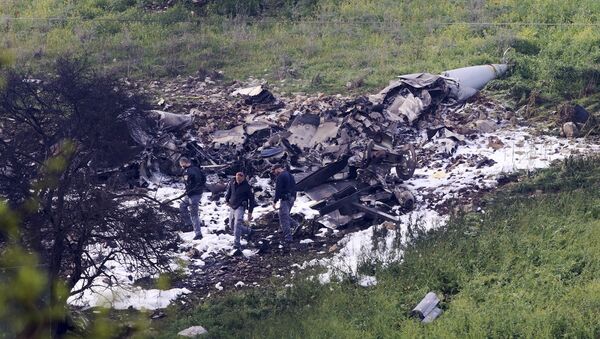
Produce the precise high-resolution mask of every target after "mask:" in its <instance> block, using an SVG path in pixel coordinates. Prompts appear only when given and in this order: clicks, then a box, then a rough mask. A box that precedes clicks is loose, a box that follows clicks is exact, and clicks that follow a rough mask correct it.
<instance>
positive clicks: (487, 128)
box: [475, 120, 498, 133]
mask: <svg viewBox="0 0 600 339" xmlns="http://www.w3.org/2000/svg"><path fill="white" fill-rule="evenodd" d="M497 127H498V126H496V123H495V122H493V121H491V120H477V121H475V128H477V130H479V131H480V132H481V133H492V132H493V131H495V130H496V128H497Z"/></svg>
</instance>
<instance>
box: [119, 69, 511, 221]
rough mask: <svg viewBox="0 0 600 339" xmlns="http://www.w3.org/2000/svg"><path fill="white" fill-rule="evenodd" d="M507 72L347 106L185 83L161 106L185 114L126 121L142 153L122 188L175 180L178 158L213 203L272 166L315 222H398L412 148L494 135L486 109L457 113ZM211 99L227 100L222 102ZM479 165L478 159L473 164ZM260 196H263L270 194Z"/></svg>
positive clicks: (409, 86) (439, 78)
mask: <svg viewBox="0 0 600 339" xmlns="http://www.w3.org/2000/svg"><path fill="white" fill-rule="evenodd" d="M506 68H507V66H506V65H503V64H501V65H483V66H474V67H466V68H462V69H457V70H452V71H447V72H444V73H443V74H442V75H433V74H428V73H418V74H410V75H405V76H401V77H399V79H398V80H396V81H392V82H391V83H390V85H389V86H388V87H386V88H384V89H383V90H382V91H381V92H379V93H378V94H376V95H372V96H370V97H368V98H367V97H358V98H355V99H349V98H342V97H341V96H334V97H323V96H320V97H317V98H307V97H297V98H295V99H277V98H275V96H273V94H272V93H271V92H269V91H268V90H267V89H266V88H265V87H264V86H260V85H259V86H254V87H249V88H239V87H236V85H234V86H232V87H233V88H232V87H230V88H218V86H214V87H215V89H213V90H212V92H210V93H208V94H206V93H207V88H206V87H205V86H206V83H205V82H203V83H202V85H201V88H194V86H192V85H189V84H187V85H186V86H184V92H185V89H187V90H188V91H189V95H188V96H183V98H184V99H183V100H181V98H182V97H181V96H179V97H177V96H175V95H174V94H173V93H174V92H175V91H169V90H167V91H166V92H167V93H168V92H170V93H172V94H171V97H170V98H168V101H169V102H173V104H167V105H172V106H171V107H170V108H172V109H175V110H184V109H188V110H189V114H175V113H169V112H166V111H163V110H153V111H149V112H148V115H147V116H146V117H143V118H140V117H137V118H131V119H130V120H129V121H128V123H129V126H130V130H131V135H132V138H133V139H134V140H135V141H136V142H137V143H139V144H140V145H142V146H143V147H144V148H145V151H144V152H143V153H142V156H141V157H140V159H139V162H138V163H136V164H135V167H136V169H137V170H136V171H135V172H134V173H135V174H134V177H133V178H130V183H131V182H132V181H133V182H134V184H136V185H137V184H140V185H142V186H143V185H147V184H148V183H150V182H151V177H152V174H153V173H156V172H161V173H163V174H166V175H171V176H173V175H177V174H179V168H178V166H177V160H178V159H179V158H180V157H181V156H187V157H189V158H191V159H193V160H194V161H196V162H197V163H198V165H201V166H202V167H203V168H204V169H205V170H206V171H208V172H212V173H214V174H216V175H217V176H216V177H218V178H219V179H217V180H216V181H214V182H212V183H210V184H209V185H208V186H207V187H208V189H209V190H210V191H211V192H212V194H213V197H214V198H215V199H218V197H219V193H221V192H223V190H224V188H225V185H224V184H223V183H224V182H226V180H227V178H229V177H230V176H231V175H232V174H234V173H235V172H236V171H240V170H241V171H244V172H246V173H247V174H248V175H249V176H256V175H257V176H265V175H267V174H266V173H268V170H267V169H268V168H270V167H271V166H272V165H273V164H276V163H282V164H285V165H287V166H289V167H290V168H291V171H292V173H293V174H294V175H295V176H296V182H297V183H298V190H299V191H301V192H304V194H306V195H307V196H308V197H310V199H311V200H314V201H315V204H314V205H313V206H312V207H313V208H314V209H317V210H318V211H319V213H320V215H321V218H319V219H318V222H319V223H321V224H322V225H325V226H328V227H333V228H337V227H340V226H343V225H347V224H349V223H351V222H359V223H364V222H365V220H372V219H383V220H388V221H392V222H398V221H399V219H398V216H399V215H401V214H402V213H405V212H406V211H408V210H411V209H412V208H413V207H414V204H415V198H414V196H413V194H412V193H411V192H410V190H408V189H407V188H405V187H404V186H403V185H402V182H403V180H407V179H409V178H410V177H411V176H412V175H413V173H414V170H415V168H416V167H417V166H418V160H417V151H416V150H415V147H414V145H413V144H412V143H411V142H414V141H415V140H416V139H417V137H418V136H419V135H420V134H421V133H422V132H423V131H425V132H426V135H427V138H428V140H433V139H435V142H436V145H441V146H440V147H441V148H443V149H444V150H445V153H447V154H450V153H451V152H452V149H453V148H454V149H455V148H456V145H458V144H459V143H460V142H461V140H464V138H465V135H468V134H469V133H473V132H477V131H483V132H489V131H491V130H493V129H494V126H495V125H496V121H494V120H490V118H491V117H488V116H487V115H488V114H487V113H486V112H488V111H490V109H489V108H485V107H484V109H482V110H472V113H468V112H465V111H464V110H462V108H463V104H464V102H465V101H466V100H467V99H469V98H471V97H472V96H473V95H475V94H476V93H477V91H478V90H480V89H481V88H483V87H484V86H485V84H486V83H487V82H488V81H490V80H492V79H494V78H495V77H497V76H498V75H500V74H502V73H503V72H505V71H506ZM209 82H211V83H212V81H209ZM233 89H235V90H233ZM198 91H200V92H202V93H205V94H203V95H198V94H197V93H198ZM179 92H181V91H179ZM219 92H226V93H230V97H229V98H225V97H221V98H220V97H219V94H218V93H219ZM238 98H241V100H240V99H238ZM186 99H187V100H186ZM190 99H192V100H190ZM223 99H224V100H223ZM224 101H225V102H224ZM190 102H195V107H193V106H192V105H190ZM160 103H161V104H163V105H164V104H165V100H164V99H161V102H160ZM486 104H488V106H489V105H490V104H489V103H484V105H486ZM190 106H192V107H190ZM493 118H494V119H496V120H497V119H505V118H507V117H505V116H500V115H498V116H496V117H493ZM468 126H472V127H473V128H469V127H468ZM218 127H221V128H218ZM424 152H426V151H422V150H419V152H418V153H424ZM482 162H485V159H483V160H480V161H479V162H478V163H479V164H481V163H482ZM481 165H483V164H481ZM213 178H214V177H213ZM131 179H133V180H131ZM261 197H262V198H263V199H267V198H269V193H268V192H263V194H261V195H260V196H259V198H261Z"/></svg>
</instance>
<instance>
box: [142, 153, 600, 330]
mask: <svg viewBox="0 0 600 339" xmlns="http://www.w3.org/2000/svg"><path fill="white" fill-rule="evenodd" d="M599 165H600V159H598V158H596V159H590V160H566V161H565V162H563V163H561V164H559V165H558V166H556V167H554V168H553V169H549V170H545V171H542V172H541V173H539V174H537V175H536V176H535V177H533V178H531V179H529V180H527V181H526V182H524V183H520V184H516V185H514V186H511V187H509V188H504V189H503V190H501V191H500V192H499V193H498V194H495V195H493V196H490V197H489V198H488V200H487V206H486V208H485V213H474V214H467V215H461V216H456V217H455V218H453V219H452V220H451V221H450V223H449V224H448V226H447V227H445V228H443V229H440V230H437V231H432V232H431V233H430V234H428V235H426V236H424V237H422V238H420V239H419V240H417V241H415V242H414V243H413V244H412V245H411V246H410V247H409V248H407V249H406V252H405V257H404V262H403V263H402V264H398V265H395V266H393V267H390V268H387V269H379V268H377V267H374V268H372V269H373V270H374V271H375V275H376V276H377V279H378V281H379V283H378V285H377V286H375V287H373V288H368V289H365V288H363V287H359V286H356V285H355V284H352V283H349V282H344V283H341V284H333V285H328V286H326V287H325V288H323V287H322V286H320V285H319V284H318V283H310V282H306V281H304V282H302V281H298V283H297V284H296V286H295V287H294V288H293V289H283V290H282V289H281V287H275V286H272V287H270V288H267V289H266V290H264V291H254V292H248V293H246V294H237V295H232V296H229V297H226V298H220V299H215V300H213V301H209V302H207V303H205V304H203V305H201V306H200V307H198V308H197V309H196V310H195V311H193V312H189V311H186V312H182V313H176V314H173V312H175V310H173V309H172V310H170V311H168V314H169V316H168V317H167V318H165V320H164V323H163V324H154V328H160V329H161V330H160V331H159V332H160V333H154V335H159V336H162V337H165V338H167V337H169V338H170V337H175V334H176V333H177V331H179V330H181V329H183V328H186V327H187V326H191V325H198V324H200V325H202V326H204V327H206V328H207V329H208V331H209V332H210V333H211V335H212V336H213V337H231V338H241V337H253V338H398V337H401V338H484V337H503V338H505V337H524V338H556V337H571V338H598V337H599V336H600V323H598V319H599V318H600V279H599V278H598V277H599V276H600V166H599ZM429 291H435V292H436V293H437V294H438V296H443V297H442V298H443V300H442V307H443V309H444V313H443V314H442V315H441V316H440V317H439V318H438V319H437V320H435V321H434V322H433V323H431V324H428V325H423V324H420V323H419V322H418V321H416V320H415V319H411V318H410V317H409V312H410V310H411V309H412V308H413V307H414V306H415V305H416V304H417V303H418V302H419V301H420V300H421V298H423V296H424V295H425V294H426V293H427V292H429Z"/></svg>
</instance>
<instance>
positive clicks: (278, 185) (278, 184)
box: [273, 175, 284, 203]
mask: <svg viewBox="0 0 600 339" xmlns="http://www.w3.org/2000/svg"><path fill="white" fill-rule="evenodd" d="M283 186H284V181H283V176H282V175H278V176H277V179H276V180H275V198H274V199H273V203H276V202H277V201H279V199H281V195H282V193H283Z"/></svg>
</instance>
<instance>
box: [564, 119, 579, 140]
mask: <svg viewBox="0 0 600 339" xmlns="http://www.w3.org/2000/svg"><path fill="white" fill-rule="evenodd" d="M562 133H563V134H564V136H565V137H567V138H576V137H577V136H578V135H579V128H577V125H575V123H574V122H567V123H565V124H564V125H563V126H562Z"/></svg>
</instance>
